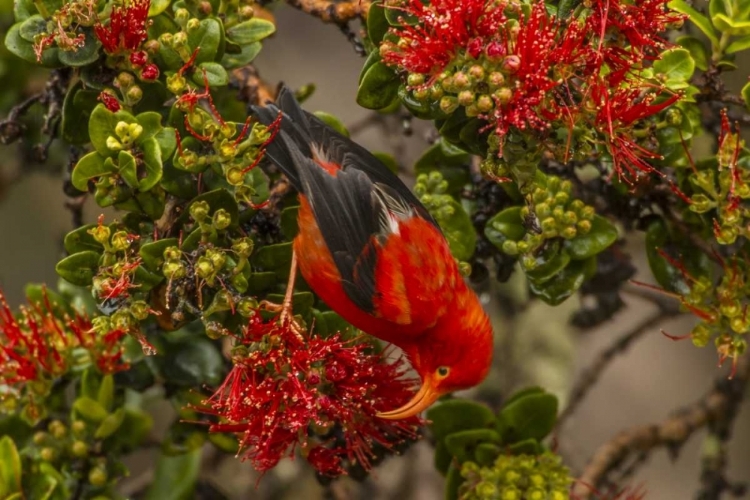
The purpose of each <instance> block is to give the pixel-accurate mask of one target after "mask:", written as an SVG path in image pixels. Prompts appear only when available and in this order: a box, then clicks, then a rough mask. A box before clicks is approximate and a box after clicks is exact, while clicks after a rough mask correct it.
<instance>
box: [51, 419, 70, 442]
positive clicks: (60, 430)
mask: <svg viewBox="0 0 750 500" xmlns="http://www.w3.org/2000/svg"><path fill="white" fill-rule="evenodd" d="M47 430H48V431H49V433H50V434H51V435H52V437H54V438H55V439H62V438H64V437H65V434H67V432H68V429H67V427H65V424H63V423H62V422H60V421H59V420H53V421H52V422H50V423H49V425H48V426H47Z"/></svg>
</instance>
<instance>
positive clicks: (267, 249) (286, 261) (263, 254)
mask: <svg viewBox="0 0 750 500" xmlns="http://www.w3.org/2000/svg"><path fill="white" fill-rule="evenodd" d="M250 261H251V262H252V264H253V265H254V266H256V267H258V268H259V269H262V270H276V269H279V268H286V267H289V265H290V264H291V263H292V243H291V242H289V243H278V244H276V245H266V246H264V247H261V248H259V249H258V250H256V251H255V252H253V255H252V257H251V258H250Z"/></svg>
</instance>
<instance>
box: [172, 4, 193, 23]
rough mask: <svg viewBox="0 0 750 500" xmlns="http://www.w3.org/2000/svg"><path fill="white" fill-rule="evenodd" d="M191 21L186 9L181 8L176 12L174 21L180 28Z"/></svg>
mask: <svg viewBox="0 0 750 500" xmlns="http://www.w3.org/2000/svg"><path fill="white" fill-rule="evenodd" d="M189 19H190V12H189V11H188V10H187V9H185V8H179V9H177V10H176V11H175V12H174V20H175V22H176V23H177V24H179V25H180V26H183V27H184V26H185V24H186V23H187V22H188V20H189Z"/></svg>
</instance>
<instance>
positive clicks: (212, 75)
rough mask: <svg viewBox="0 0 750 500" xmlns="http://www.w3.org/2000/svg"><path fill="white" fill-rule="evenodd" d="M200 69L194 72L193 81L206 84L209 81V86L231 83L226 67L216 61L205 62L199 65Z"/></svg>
mask: <svg viewBox="0 0 750 500" xmlns="http://www.w3.org/2000/svg"><path fill="white" fill-rule="evenodd" d="M198 69H199V71H196V72H195V73H193V82H194V83H196V84H198V85H204V83H205V82H206V81H208V85H209V87H221V86H222V85H226V84H227V83H229V75H228V74H227V70H225V69H224V67H223V66H222V65H221V64H219V63H215V62H204V63H201V64H200V65H199V66H198Z"/></svg>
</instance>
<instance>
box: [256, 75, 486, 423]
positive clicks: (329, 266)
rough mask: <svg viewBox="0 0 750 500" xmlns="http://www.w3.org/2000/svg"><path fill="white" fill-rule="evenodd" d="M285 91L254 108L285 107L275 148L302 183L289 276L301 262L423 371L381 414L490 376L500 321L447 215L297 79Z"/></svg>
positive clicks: (271, 148) (270, 111) (360, 322)
mask: <svg viewBox="0 0 750 500" xmlns="http://www.w3.org/2000/svg"><path fill="white" fill-rule="evenodd" d="M277 103H278V107H277V105H274V104H269V105H268V106H266V107H265V108H261V107H255V108H254V112H255V115H256V116H257V118H258V119H259V121H260V122H262V123H264V124H266V125H271V124H272V123H274V122H275V121H276V120H277V118H279V113H280V112H281V113H283V114H282V115H281V124H280V129H279V131H278V135H277V136H276V137H275V138H274V139H273V141H271V143H270V144H269V145H268V148H267V149H266V155H267V157H268V158H269V159H270V160H271V161H272V162H273V163H275V164H276V165H277V166H278V167H279V168H280V169H281V170H282V171H283V172H284V173H285V174H286V176H287V177H288V178H289V181H290V182H291V184H292V185H293V186H294V187H295V188H296V189H297V191H298V192H299V200H300V208H299V215H298V223H299V234H298V235H297V237H296V238H295V239H294V246H293V259H292V277H291V278H290V282H291V281H293V279H294V277H293V274H294V271H295V268H296V264H297V263H298V264H299V268H300V271H301V272H302V276H303V277H304V278H305V281H307V283H308V284H309V285H310V287H311V288H312V289H313V291H315V293H316V294H317V295H318V296H319V297H320V298H321V299H323V301H325V303H326V304H328V306H329V307H331V309H333V310H334V311H336V312H337V313H338V314H339V315H341V317H343V318H344V319H345V320H346V321H348V322H349V323H351V324H352V325H354V326H355V327H356V328H359V329H360V330H363V331H365V332H367V333H369V334H370V335H373V336H375V337H378V338H380V339H382V340H384V341H387V342H390V343H392V344H395V345H397V346H398V347H400V348H401V349H402V350H403V351H404V352H405V353H406V355H407V357H408V359H409V360H410V361H411V364H412V366H413V367H414V369H415V370H416V371H417V373H418V374H419V375H420V377H421V379H422V387H421V389H420V390H419V392H418V393H417V394H416V395H415V396H414V398H413V399H412V400H411V401H410V402H408V403H407V404H405V405H404V406H402V407H401V408H398V409H395V410H393V411H389V412H386V413H381V414H379V416H380V417H382V418H387V419H400V418H407V417H410V416H412V415H416V414H418V413H420V412H421V411H422V410H424V409H426V408H427V407H429V406H430V405H431V404H432V403H434V402H435V400H437V399H438V398H439V397H440V396H442V395H443V394H446V393H448V392H452V391H456V390H459V389H466V388H468V387H472V386H474V385H477V384H478V383H480V382H481V381H482V380H483V379H484V377H485V376H486V375H487V372H488V371H489V368H490V364H491V361H492V339H493V333H492V326H491V325H490V321H489V318H488V317H487V314H486V313H485V312H484V310H483V309H482V306H481V304H480V303H479V299H478V298H477V296H476V295H475V294H474V292H473V291H472V290H471V289H470V288H469V287H468V286H467V285H466V283H465V282H464V280H463V278H462V277H461V274H460V273H459V270H458V266H457V265H456V261H455V260H454V259H453V256H452V255H451V252H450V249H449V248H448V242H447V241H446V240H445V237H444V236H443V234H442V232H441V231H440V227H439V226H438V224H437V223H436V222H435V220H434V219H433V218H432V216H431V215H430V214H429V212H428V211H427V209H426V208H425V207H424V206H423V205H422V204H421V203H420V202H419V200H418V199H417V198H416V197H415V196H414V194H412V192H411V191H409V188H407V187H406V185H404V183H403V182H401V180H400V179H399V178H398V177H397V176H396V175H395V174H393V173H392V172H391V171H390V170H389V169H388V168H387V167H386V166H385V165H383V164H382V163H381V162H380V161H379V160H378V159H377V158H375V157H374V156H373V155H372V154H371V153H370V152H368V151H367V150H366V149H365V148H363V147H362V146H359V145H358V144H356V143H354V142H353V141H351V140H349V139H348V138H346V137H344V136H343V135H341V134H339V133H338V132H336V131H335V130H333V129H332V128H331V127H329V126H328V125H326V124H325V123H323V122H322V121H321V120H319V119H318V118H317V117H315V116H314V115H312V114H310V113H308V112H306V111H304V110H302V108H301V107H300V105H299V103H298V102H297V101H296V99H295V98H294V96H293V95H292V93H291V91H289V90H288V89H287V88H282V89H281V91H280V92H279V95H278V98H277ZM279 108H281V110H279ZM290 291H291V288H289V289H288V290H287V292H288V299H289V300H287V301H285V302H286V310H287V311H288V308H289V306H290V299H291V296H290V295H289V292H290Z"/></svg>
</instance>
